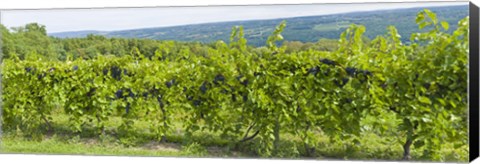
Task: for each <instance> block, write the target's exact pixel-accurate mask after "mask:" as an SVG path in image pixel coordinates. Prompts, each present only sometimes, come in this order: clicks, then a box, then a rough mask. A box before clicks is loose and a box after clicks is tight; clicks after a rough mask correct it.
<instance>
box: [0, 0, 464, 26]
mask: <svg viewBox="0 0 480 164" xmlns="http://www.w3.org/2000/svg"><path fill="white" fill-rule="evenodd" d="M467 4H468V2H436V3H431V2H428V3H425V2H423V3H364V4H314V5H261V6H212V7H158V8H117V9H115V8H113V9H112V8H110V9H56V10H52V9H51V10H10V11H2V22H1V23H2V24H3V25H5V26H7V27H18V26H23V25H25V24H27V23H31V22H37V23H40V24H43V25H45V26H46V27H47V31H48V32H49V33H52V32H62V31H80V30H100V31H114V30H124V29H135V28H148V27H166V26H175V25H185V24H198V23H208V22H222V21H235V20H254V19H274V18H286V17H297V16H312V15H326V14H335V13H344V12H354V11H371V10H383V9H396V8H411V7H423V6H448V5H467Z"/></svg>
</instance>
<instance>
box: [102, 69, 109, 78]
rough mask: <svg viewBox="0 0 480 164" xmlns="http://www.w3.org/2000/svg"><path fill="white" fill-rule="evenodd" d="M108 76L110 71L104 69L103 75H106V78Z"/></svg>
mask: <svg viewBox="0 0 480 164" xmlns="http://www.w3.org/2000/svg"><path fill="white" fill-rule="evenodd" d="M107 74H108V69H106V68H104V69H103V75H104V76H107Z"/></svg>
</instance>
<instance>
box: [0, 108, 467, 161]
mask: <svg viewBox="0 0 480 164" xmlns="http://www.w3.org/2000/svg"><path fill="white" fill-rule="evenodd" d="M54 116H55V117H53V121H52V126H53V127H54V132H55V133H52V134H48V135H46V137H45V138H43V139H42V140H32V139H28V138H26V137H22V134H21V133H16V132H13V131H7V132H6V133H4V134H3V136H2V138H1V149H0V152H2V153H33V154H77V155H116V156H169V157H222V158H225V157H228V158H259V157H260V156H259V155H258V154H257V153H256V152H255V151H256V150H257V149H258V147H259V146H260V144H259V141H258V140H251V141H249V142H248V143H245V144H242V145H240V146H238V145H236V146H233V145H231V144H229V143H231V141H228V140H226V139H224V138H221V137H220V135H219V134H218V133H213V132H208V131H204V132H196V133H195V134H194V135H193V136H192V138H190V139H187V138H185V136H184V134H183V131H182V122H179V121H178V122H173V129H174V130H173V132H172V133H170V135H167V142H159V141H156V140H155V136H154V134H152V133H150V132H148V130H143V131H139V130H137V131H135V132H134V133H132V135H131V137H126V138H125V137H123V138H122V137H118V134H117V133H116V127H118V126H120V124H121V119H120V118H119V117H112V118H111V119H109V121H108V122H107V123H106V125H107V129H106V135H100V136H99V135H98V134H97V133H95V132H94V129H93V128H85V129H84V131H83V132H82V133H80V134H75V133H73V132H72V131H71V130H70V129H69V128H68V123H69V120H68V116H67V115H66V114H63V113H56V114H55V115H54ZM174 120H181V119H174ZM372 120H375V118H370V119H366V120H365V122H369V121H372ZM387 120H388V119H387ZM385 125H386V126H396V124H395V123H392V122H387V123H385ZM91 126H92V125H91ZM134 126H135V129H148V127H149V123H148V122H146V121H136V122H135V124H134ZM353 139H354V138H352V139H348V140H343V141H342V142H332V141H330V139H329V138H328V137H327V136H325V135H323V134H322V133H318V134H317V135H316V142H317V146H316V149H315V154H314V157H307V156H305V154H306V153H305V149H304V145H303V143H302V142H301V139H300V138H299V137H297V136H294V135H291V134H287V133H282V134H281V142H280V146H279V149H278V152H277V154H276V156H275V158H310V159H311V158H314V159H335V160H342V159H349V160H352V159H356V160H389V161H391V160H400V158H401V157H402V153H403V149H402V145H401V144H400V143H398V142H396V141H397V140H395V139H396V138H392V137H382V136H378V135H377V134H375V133H373V132H366V133H364V134H363V136H361V137H359V138H357V139H358V140H359V142H358V143H356V144H354V142H353ZM466 146H468V145H466ZM466 146H464V147H461V148H457V149H455V148H454V147H453V144H449V143H445V146H444V148H443V149H442V150H441V154H442V155H443V157H444V159H443V160H444V161H454V162H458V161H466V159H467V158H468V157H467V155H468V153H467V151H466V150H468V149H467V147H466ZM423 151H424V150H423V149H415V148H413V149H412V156H413V157H414V159H413V160H414V161H428V160H429V159H423V158H420V156H421V154H422V152H423Z"/></svg>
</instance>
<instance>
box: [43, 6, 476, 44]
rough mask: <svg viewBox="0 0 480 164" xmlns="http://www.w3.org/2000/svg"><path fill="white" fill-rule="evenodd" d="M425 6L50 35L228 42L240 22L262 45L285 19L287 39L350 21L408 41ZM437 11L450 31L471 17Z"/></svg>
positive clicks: (334, 29)
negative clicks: (389, 30) (390, 30)
mask: <svg viewBox="0 0 480 164" xmlns="http://www.w3.org/2000/svg"><path fill="white" fill-rule="evenodd" d="M422 9H423V8H410V9H396V10H381V11H369V12H355V13H344V14H334V15H323V16H307V17H295V18H284V19H270V20H250V21H233V22H219V23H206V24H194V25H184V26H174V27H159V28H144V29H133V30H123V31H111V32H99V31H77V32H62V33H52V34H50V35H51V36H55V37H60V38H65V37H70V38H71V37H85V36H87V35H88V34H96V35H104V36H107V37H126V38H148V39H157V40H177V41H200V42H212V41H216V40H224V41H225V42H228V40H229V36H230V32H231V29H232V27H233V26H236V25H240V26H243V27H244V29H245V37H246V38H247V40H248V44H250V45H254V46H263V45H264V44H265V41H266V39H267V37H268V35H270V34H271V32H272V31H273V29H274V28H275V26H276V25H278V24H279V23H280V22H281V21H282V20H286V21H287V27H286V28H285V30H284V32H283V33H282V34H283V35H284V38H285V40H288V41H302V42H316V41H318V40H319V39H320V38H329V39H337V38H338V37H339V36H340V34H341V32H343V31H344V30H345V29H346V28H347V27H348V26H349V25H350V24H352V23H354V24H361V25H364V26H366V29H367V31H366V32H365V35H366V36H367V37H369V38H374V37H375V36H377V35H383V34H386V32H387V30H386V28H387V27H388V26H389V25H393V26H395V27H396V28H397V29H398V31H399V33H400V35H402V36H403V37H402V40H403V41H408V40H409V38H410V34H412V33H414V32H418V31H419V30H418V26H417V25H416V23H415V21H414V20H415V17H416V14H417V13H418V12H419V11H421V10H422ZM428 9H430V10H432V11H433V12H435V13H436V14H437V17H438V19H439V20H444V21H447V22H448V23H449V24H450V31H452V30H454V29H456V27H457V23H458V21H459V20H460V19H462V18H465V17H466V16H468V5H463V6H448V7H429V8H428Z"/></svg>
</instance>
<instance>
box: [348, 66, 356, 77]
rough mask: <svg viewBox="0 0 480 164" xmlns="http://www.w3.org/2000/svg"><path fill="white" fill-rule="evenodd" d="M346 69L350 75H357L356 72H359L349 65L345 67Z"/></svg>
mask: <svg viewBox="0 0 480 164" xmlns="http://www.w3.org/2000/svg"><path fill="white" fill-rule="evenodd" d="M345 71H346V72H347V74H348V75H350V76H355V74H357V69H356V68H353V67H347V68H345Z"/></svg>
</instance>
